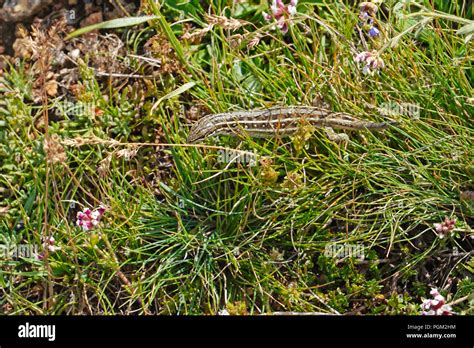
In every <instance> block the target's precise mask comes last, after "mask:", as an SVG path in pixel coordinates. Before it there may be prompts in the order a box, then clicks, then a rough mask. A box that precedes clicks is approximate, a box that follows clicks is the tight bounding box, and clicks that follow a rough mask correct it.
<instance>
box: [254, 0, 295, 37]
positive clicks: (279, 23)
mask: <svg viewBox="0 0 474 348" xmlns="http://www.w3.org/2000/svg"><path fill="white" fill-rule="evenodd" d="M297 4H298V0H290V3H289V4H288V5H285V4H284V3H283V1H282V0H273V3H272V5H271V6H270V9H271V10H272V13H271V14H269V13H266V12H262V15H263V18H264V19H265V20H266V21H267V22H270V21H272V20H274V21H275V22H276V27H277V28H278V29H280V30H281V32H282V33H283V34H286V33H287V32H288V24H289V22H290V21H291V17H292V16H294V15H296V13H297V11H296V5H297ZM273 29H275V27H273Z"/></svg>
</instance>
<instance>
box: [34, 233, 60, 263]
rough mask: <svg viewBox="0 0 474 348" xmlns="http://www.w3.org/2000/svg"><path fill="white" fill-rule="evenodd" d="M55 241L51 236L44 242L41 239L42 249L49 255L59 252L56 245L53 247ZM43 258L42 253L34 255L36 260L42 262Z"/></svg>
mask: <svg viewBox="0 0 474 348" xmlns="http://www.w3.org/2000/svg"><path fill="white" fill-rule="evenodd" d="M55 242H56V241H55V239H54V237H53V236H51V237H48V238H46V240H44V239H43V248H44V249H48V250H49V252H50V253H54V252H56V251H58V250H61V247H59V246H57V245H54V244H55ZM44 256H45V252H44V251H42V252H41V253H39V254H36V255H35V258H36V259H37V260H43V259H44Z"/></svg>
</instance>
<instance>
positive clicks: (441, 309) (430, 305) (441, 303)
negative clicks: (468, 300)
mask: <svg viewBox="0 0 474 348" xmlns="http://www.w3.org/2000/svg"><path fill="white" fill-rule="evenodd" d="M430 295H431V296H433V299H428V300H424V301H423V303H422V304H421V309H422V310H423V311H422V314H423V315H452V314H453V311H452V308H451V306H450V305H447V304H446V300H445V299H444V297H443V296H442V295H441V294H440V293H439V292H438V290H437V289H434V288H433V289H431V291H430Z"/></svg>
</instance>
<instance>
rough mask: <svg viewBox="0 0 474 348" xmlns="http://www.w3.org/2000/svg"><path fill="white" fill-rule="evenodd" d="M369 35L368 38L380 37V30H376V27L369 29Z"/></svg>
mask: <svg viewBox="0 0 474 348" xmlns="http://www.w3.org/2000/svg"><path fill="white" fill-rule="evenodd" d="M369 35H370V37H378V36H379V35H380V30H378V29H377V27H371V28H370V29H369Z"/></svg>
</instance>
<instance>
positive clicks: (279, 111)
mask: <svg viewBox="0 0 474 348" xmlns="http://www.w3.org/2000/svg"><path fill="white" fill-rule="evenodd" d="M391 124H396V122H392V121H389V122H370V121H365V120H360V119H357V118H355V117H353V116H352V115H349V114H347V113H344V112H333V111H330V110H328V109H325V108H319V107H311V106H283V107H272V108H269V109H262V110H250V111H233V112H224V113H218V114H210V115H206V116H204V117H202V118H201V119H200V120H198V121H197V122H196V123H195V124H194V125H193V126H192V127H191V131H190V133H189V136H188V140H187V141H188V142H189V143H196V142H201V141H203V140H205V139H206V138H209V137H212V136H215V135H222V134H223V135H232V136H238V135H245V134H248V135H249V136H251V137H257V138H267V137H278V136H281V137H284V136H291V135H293V134H295V133H296V132H297V131H298V129H300V127H301V126H305V125H309V126H312V127H316V128H324V129H325V130H326V133H327V134H328V137H329V138H330V139H331V140H333V141H337V135H336V134H335V133H334V131H333V130H332V128H338V129H347V130H362V129H371V130H380V129H385V128H388V127H389V126H390V125H391ZM343 135H345V134H343ZM340 138H342V137H340ZM340 140H341V139H339V141H340ZM342 140H345V138H342Z"/></svg>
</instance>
